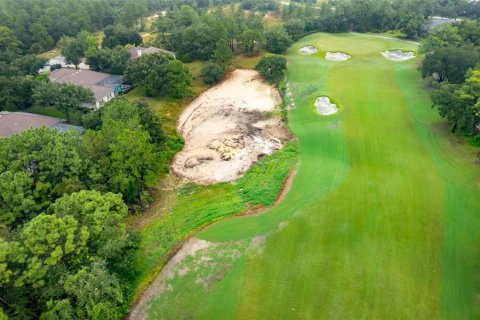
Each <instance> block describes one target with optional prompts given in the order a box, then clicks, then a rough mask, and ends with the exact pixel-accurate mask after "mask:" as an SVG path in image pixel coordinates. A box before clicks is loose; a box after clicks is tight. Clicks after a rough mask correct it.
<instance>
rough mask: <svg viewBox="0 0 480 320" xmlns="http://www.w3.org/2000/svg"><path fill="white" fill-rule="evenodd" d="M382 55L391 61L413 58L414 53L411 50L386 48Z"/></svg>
mask: <svg viewBox="0 0 480 320" xmlns="http://www.w3.org/2000/svg"><path fill="white" fill-rule="evenodd" d="M382 55H383V56H384V57H385V58H386V59H388V60H391V61H407V60H410V59H413V58H415V53H413V52H412V51H402V50H387V51H383V52H382Z"/></svg>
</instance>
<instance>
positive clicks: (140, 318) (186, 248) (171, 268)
mask: <svg viewBox="0 0 480 320" xmlns="http://www.w3.org/2000/svg"><path fill="white" fill-rule="evenodd" d="M212 245H214V244H213V243H212V242H208V241H205V240H200V239H197V238H193V237H192V238H190V239H188V240H187V241H186V242H185V243H184V245H183V246H182V248H181V249H180V250H179V251H178V252H177V254H175V255H174V256H173V258H172V259H170V261H168V263H167V264H166V265H165V267H164V268H163V269H162V272H161V273H160V274H159V276H158V277H157V278H156V279H155V281H154V282H153V283H152V285H151V286H150V287H148V289H147V290H145V291H144V293H143V294H142V297H141V298H140V299H139V301H138V303H137V304H136V305H135V306H134V307H133V308H132V310H131V311H130V314H129V316H128V319H130V320H146V319H147V309H148V306H149V303H150V301H151V300H152V299H153V298H155V297H157V296H158V295H160V294H161V293H162V292H163V291H164V290H167V289H168V286H167V285H166V283H165V280H170V279H172V278H173V277H174V276H175V269H176V267H177V265H178V264H179V263H180V262H182V261H183V260H184V259H185V258H186V257H189V256H194V255H195V253H196V252H197V251H200V250H204V249H207V248H209V247H210V246H212ZM188 271H189V270H186V269H180V270H178V272H179V273H180V274H185V273H187V272H188Z"/></svg>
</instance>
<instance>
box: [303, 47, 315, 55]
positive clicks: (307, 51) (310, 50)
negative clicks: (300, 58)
mask: <svg viewBox="0 0 480 320" xmlns="http://www.w3.org/2000/svg"><path fill="white" fill-rule="evenodd" d="M299 51H300V53H301V54H304V55H310V54H314V53H317V52H318V49H317V48H315V47H314V46H306V47H303V48H301V49H300V50H299Z"/></svg>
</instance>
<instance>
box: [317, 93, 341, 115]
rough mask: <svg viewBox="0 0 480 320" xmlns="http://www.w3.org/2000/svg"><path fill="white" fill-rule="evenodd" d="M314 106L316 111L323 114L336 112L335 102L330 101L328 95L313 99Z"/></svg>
mask: <svg viewBox="0 0 480 320" xmlns="http://www.w3.org/2000/svg"><path fill="white" fill-rule="evenodd" d="M315 107H316V108H317V112H318V113H320V114H321V115H323V116H329V115H331V114H335V113H337V112H338V108H337V105H336V104H333V103H331V102H330V98H329V97H319V98H317V100H315Z"/></svg>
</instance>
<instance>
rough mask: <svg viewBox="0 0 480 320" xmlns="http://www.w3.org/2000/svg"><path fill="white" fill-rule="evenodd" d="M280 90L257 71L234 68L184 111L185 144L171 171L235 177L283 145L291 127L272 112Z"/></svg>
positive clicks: (212, 179) (210, 179)
mask: <svg viewBox="0 0 480 320" xmlns="http://www.w3.org/2000/svg"><path fill="white" fill-rule="evenodd" d="M280 102H281V97H280V94H279V93H278V92H277V90H275V89H274V88H273V87H272V86H270V85H269V84H268V83H266V82H265V81H264V80H263V79H262V78H261V76H260V75H259V74H258V72H256V71H254V70H236V71H234V72H233V73H232V74H231V75H230V76H229V77H228V79H226V80H225V81H224V82H222V83H221V84H219V85H217V86H215V87H213V88H211V89H210V90H208V91H207V92H205V93H204V94H202V95H201V96H200V97H198V98H197V99H196V100H195V101H193V102H192V104H191V105H190V106H188V107H187V109H186V110H185V111H184V112H183V113H182V115H181V116H180V120H179V124H178V130H179V132H180V134H181V135H182V136H183V138H184V139H185V146H184V149H183V150H182V151H181V152H180V153H178V154H177V155H176V157H175V159H174V161H173V163H172V171H173V172H174V173H175V174H176V175H178V176H180V177H182V178H184V179H185V180H187V181H190V182H196V183H201V184H209V183H217V182H225V181H232V180H235V179H237V178H239V177H240V176H242V175H243V173H244V172H245V171H246V170H248V168H250V167H251V166H252V165H253V164H254V163H255V162H257V161H258V159H260V158H261V157H263V156H265V155H268V154H271V153H273V152H274V151H276V150H278V149H281V148H282V147H283V145H284V144H285V142H286V141H287V140H289V139H290V134H289V130H288V128H287V127H286V125H285V123H284V122H283V121H282V120H281V118H280V117H277V116H271V111H274V110H275V108H276V107H277V106H278V105H279V104H280Z"/></svg>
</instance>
